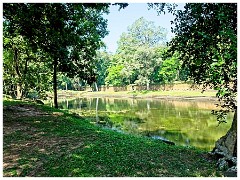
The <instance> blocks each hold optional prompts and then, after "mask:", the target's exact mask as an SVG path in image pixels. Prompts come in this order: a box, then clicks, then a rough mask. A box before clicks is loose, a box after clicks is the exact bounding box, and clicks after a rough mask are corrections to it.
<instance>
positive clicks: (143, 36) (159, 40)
mask: <svg viewBox="0 0 240 180" xmlns="http://www.w3.org/2000/svg"><path fill="white" fill-rule="evenodd" d="M165 41H166V30H165V29H164V28H162V27H160V26H155V24H154V22H152V21H147V20H146V19H144V18H143V17H141V18H140V19H138V20H136V21H135V22H134V23H133V24H132V25H131V26H129V27H128V31H127V33H123V34H122V35H121V37H120V40H119V41H118V49H117V56H118V57H119V58H118V61H119V62H118V63H119V64H121V65H123V66H124V68H123V70H122V73H123V74H124V76H125V77H126V78H127V80H128V84H130V83H137V84H141V85H146V87H147V90H148V89H149V84H150V82H151V79H150V77H152V74H153V72H154V70H155V69H156V66H159V65H160V62H161V57H160V54H158V52H159V48H160V49H162V48H163V46H164V44H165Z"/></svg>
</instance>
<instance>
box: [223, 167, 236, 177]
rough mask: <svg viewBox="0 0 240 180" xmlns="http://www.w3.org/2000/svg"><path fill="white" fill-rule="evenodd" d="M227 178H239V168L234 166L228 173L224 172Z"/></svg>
mask: <svg viewBox="0 0 240 180" xmlns="http://www.w3.org/2000/svg"><path fill="white" fill-rule="evenodd" d="M224 176H225V177H237V166H233V167H231V168H229V169H228V170H227V171H226V172H224Z"/></svg>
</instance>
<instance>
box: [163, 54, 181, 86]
mask: <svg viewBox="0 0 240 180" xmlns="http://www.w3.org/2000/svg"><path fill="white" fill-rule="evenodd" d="M179 70H180V61H179V59H178V57H177V55H176V54H174V55H173V56H172V57H171V58H167V59H165V60H164V61H163V62H162V65H161V67H160V70H159V72H158V73H159V74H158V75H159V78H160V82H162V83H163V84H166V83H172V82H173V81H174V80H177V79H179Z"/></svg>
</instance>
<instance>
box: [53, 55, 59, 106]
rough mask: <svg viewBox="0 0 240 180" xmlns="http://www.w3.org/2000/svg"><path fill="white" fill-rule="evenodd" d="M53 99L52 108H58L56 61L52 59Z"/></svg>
mask: <svg viewBox="0 0 240 180" xmlns="http://www.w3.org/2000/svg"><path fill="white" fill-rule="evenodd" d="M53 99H54V107H55V108H58V102H57V59H54V62H53Z"/></svg>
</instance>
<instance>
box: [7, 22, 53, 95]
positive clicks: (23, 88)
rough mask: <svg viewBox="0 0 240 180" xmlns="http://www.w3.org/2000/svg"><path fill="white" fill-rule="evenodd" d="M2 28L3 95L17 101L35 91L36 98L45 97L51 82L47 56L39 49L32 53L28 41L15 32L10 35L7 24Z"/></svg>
mask: <svg viewBox="0 0 240 180" xmlns="http://www.w3.org/2000/svg"><path fill="white" fill-rule="evenodd" d="M3 27H4V31H3V47H4V50H3V67H4V72H3V84H4V93H6V94H9V95H11V96H13V97H16V98H18V99H21V98H25V97H30V94H29V93H30V91H37V92H38V97H43V96H45V91H46V90H49V89H50V85H49V84H50V82H51V81H50V79H49V76H50V69H49V68H48V56H47V54H44V53H43V52H42V51H41V50H40V49H37V50H36V51H35V53H34V52H33V50H32V48H31V47H30V46H29V43H28V41H26V39H24V38H23V36H21V35H19V34H18V32H17V31H15V32H14V33H12V34H10V33H9V24H8V23H7V22H4V23H3ZM41 59H45V60H46V61H42V60H41Z"/></svg>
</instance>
